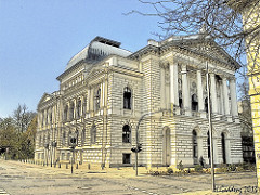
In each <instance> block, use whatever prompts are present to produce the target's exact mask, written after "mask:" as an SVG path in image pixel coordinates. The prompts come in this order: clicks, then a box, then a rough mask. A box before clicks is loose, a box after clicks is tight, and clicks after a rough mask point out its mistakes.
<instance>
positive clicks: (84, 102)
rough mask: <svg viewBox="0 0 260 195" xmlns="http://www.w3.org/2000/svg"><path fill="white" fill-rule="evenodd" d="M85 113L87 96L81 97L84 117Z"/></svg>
mask: <svg viewBox="0 0 260 195" xmlns="http://www.w3.org/2000/svg"><path fill="white" fill-rule="evenodd" d="M86 113H87V98H83V116H84V117H85V116H86Z"/></svg>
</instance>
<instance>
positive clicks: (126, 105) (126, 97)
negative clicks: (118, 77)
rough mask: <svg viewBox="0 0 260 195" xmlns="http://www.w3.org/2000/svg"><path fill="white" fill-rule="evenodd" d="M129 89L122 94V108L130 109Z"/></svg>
mask: <svg viewBox="0 0 260 195" xmlns="http://www.w3.org/2000/svg"><path fill="white" fill-rule="evenodd" d="M131 96H132V94H131V89H130V88H128V87H126V88H125V89H124V92H123V108H125V109H131Z"/></svg>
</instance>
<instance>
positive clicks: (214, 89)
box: [210, 74, 218, 114]
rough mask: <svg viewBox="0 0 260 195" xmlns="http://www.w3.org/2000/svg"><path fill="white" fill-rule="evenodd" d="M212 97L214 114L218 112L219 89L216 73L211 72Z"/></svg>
mask: <svg viewBox="0 0 260 195" xmlns="http://www.w3.org/2000/svg"><path fill="white" fill-rule="evenodd" d="M210 98H211V107H212V114H217V113H218V101H217V89H216V81H215V75H214V74H210Z"/></svg>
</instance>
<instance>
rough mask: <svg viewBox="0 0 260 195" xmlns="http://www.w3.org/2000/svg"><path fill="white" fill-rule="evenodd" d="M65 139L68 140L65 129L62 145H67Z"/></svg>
mask: <svg viewBox="0 0 260 195" xmlns="http://www.w3.org/2000/svg"><path fill="white" fill-rule="evenodd" d="M65 140H66V133H65V131H63V137H62V145H65Z"/></svg>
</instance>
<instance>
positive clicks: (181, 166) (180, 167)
mask: <svg viewBox="0 0 260 195" xmlns="http://www.w3.org/2000/svg"><path fill="white" fill-rule="evenodd" d="M178 169H179V170H180V171H183V169H184V168H183V165H182V160H181V161H180V162H179V165H178Z"/></svg>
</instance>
